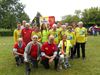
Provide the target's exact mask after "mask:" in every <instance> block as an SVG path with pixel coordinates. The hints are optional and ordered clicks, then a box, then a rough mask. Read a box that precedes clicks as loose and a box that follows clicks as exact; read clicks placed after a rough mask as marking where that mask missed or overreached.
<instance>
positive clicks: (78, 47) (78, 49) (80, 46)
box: [77, 43, 85, 58]
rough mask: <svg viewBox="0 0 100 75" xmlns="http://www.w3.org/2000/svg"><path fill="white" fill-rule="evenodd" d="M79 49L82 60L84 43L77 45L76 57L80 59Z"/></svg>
mask: <svg viewBox="0 0 100 75" xmlns="http://www.w3.org/2000/svg"><path fill="white" fill-rule="evenodd" d="M80 48H81V50H82V58H85V43H77V57H78V58H80Z"/></svg>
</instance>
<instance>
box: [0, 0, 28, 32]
mask: <svg viewBox="0 0 100 75" xmlns="http://www.w3.org/2000/svg"><path fill="white" fill-rule="evenodd" d="M24 8H25V6H24V5H23V4H22V3H20V2H19V0H1V1H0V28H4V29H11V30H13V28H14V27H16V22H21V21H22V20H23V19H25V20H28V21H29V17H28V15H27V14H26V13H25V12H24Z"/></svg>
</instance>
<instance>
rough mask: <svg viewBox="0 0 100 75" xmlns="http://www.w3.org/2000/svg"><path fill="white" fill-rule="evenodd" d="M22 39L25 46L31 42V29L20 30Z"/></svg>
mask: <svg viewBox="0 0 100 75" xmlns="http://www.w3.org/2000/svg"><path fill="white" fill-rule="evenodd" d="M21 34H22V38H23V41H24V42H25V44H26V45H27V44H28V43H29V42H30V41H31V34H32V29H26V28H24V29H22V32H21Z"/></svg>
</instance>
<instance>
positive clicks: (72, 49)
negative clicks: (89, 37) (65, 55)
mask: <svg viewBox="0 0 100 75" xmlns="http://www.w3.org/2000/svg"><path fill="white" fill-rule="evenodd" d="M73 52H74V47H72V48H71V51H70V58H71V59H73V56H74V54H73Z"/></svg>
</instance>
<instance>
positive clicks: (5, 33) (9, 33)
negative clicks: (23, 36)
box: [0, 31, 13, 36]
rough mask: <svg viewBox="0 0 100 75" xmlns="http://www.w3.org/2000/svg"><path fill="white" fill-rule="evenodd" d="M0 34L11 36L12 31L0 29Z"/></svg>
mask: <svg viewBox="0 0 100 75" xmlns="http://www.w3.org/2000/svg"><path fill="white" fill-rule="evenodd" d="M0 36H13V31H0Z"/></svg>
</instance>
